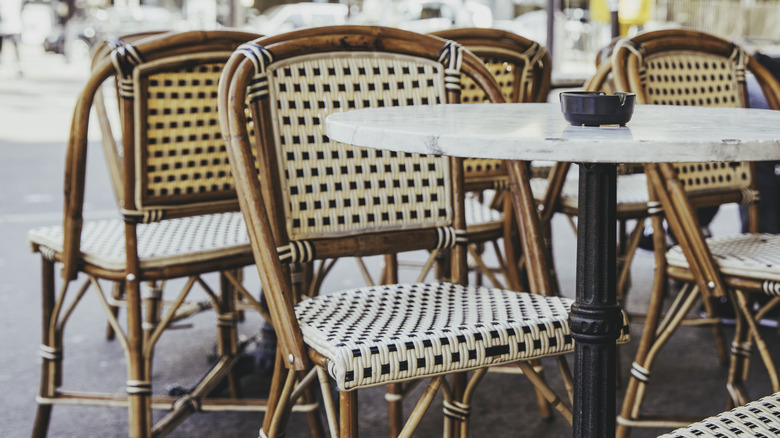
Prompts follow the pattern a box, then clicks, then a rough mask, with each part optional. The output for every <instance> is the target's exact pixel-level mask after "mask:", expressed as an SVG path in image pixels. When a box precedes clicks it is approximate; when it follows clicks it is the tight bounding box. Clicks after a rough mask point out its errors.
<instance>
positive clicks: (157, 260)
mask: <svg viewBox="0 0 780 438" xmlns="http://www.w3.org/2000/svg"><path fill="white" fill-rule="evenodd" d="M136 231H137V236H138V255H139V258H140V261H141V268H144V269H146V268H152V267H164V266H170V265H175V264H183V263H192V262H198V261H203V260H215V259H217V258H219V257H230V256H236V255H240V254H251V252H252V250H251V248H250V247H249V237H248V235H247V232H246V227H245V226H244V220H243V218H242V216H241V213H240V212H235V213H223V214H210V215H202V216H194V217H187V218H181V219H169V220H165V221H162V222H154V223H150V224H139V225H138V227H137V230H136ZM27 238H28V241H29V242H30V243H31V244H32V245H33V247H34V249H36V250H38V251H40V252H42V253H44V252H46V251H54V252H55V253H60V252H62V246H63V234H62V227H60V226H53V227H41V228H36V229H33V230H30V231H29V232H28V234H27ZM124 242H125V223H124V221H122V220H120V219H112V220H100V221H86V222H84V227H83V230H82V232H81V252H82V254H83V257H84V260H85V261H86V262H87V263H90V264H92V265H95V266H98V267H101V268H104V269H108V270H115V271H121V270H124V269H125V265H126V256H125V244H124Z"/></svg>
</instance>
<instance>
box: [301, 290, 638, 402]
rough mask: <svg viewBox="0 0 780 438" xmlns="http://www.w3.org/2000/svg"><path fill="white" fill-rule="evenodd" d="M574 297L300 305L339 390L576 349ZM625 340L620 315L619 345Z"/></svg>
mask: <svg viewBox="0 0 780 438" xmlns="http://www.w3.org/2000/svg"><path fill="white" fill-rule="evenodd" d="M572 303H573V301H572V300H570V299H567V298H561V297H543V296H541V295H533V294H527V293H518V292H512V291H508V290H501V289H489V288H484V287H470V286H461V285H457V284H450V283H431V284H423V283H418V284H402V285H389V286H376V287H364V288H359V289H354V290H349V291H342V292H338V293H333V294H327V295H320V296H318V297H315V298H312V299H309V300H306V301H303V302H301V303H300V304H298V305H297V306H296V308H295V313H296V316H297V318H298V320H299V323H300V325H301V329H302V332H303V337H304V341H305V342H306V343H307V344H308V345H309V346H311V347H312V348H314V349H315V350H316V351H317V352H319V353H320V354H322V355H323V356H325V357H327V358H328V372H329V373H330V375H331V376H332V377H333V378H334V379H335V380H336V382H337V384H338V386H339V389H341V390H350V389H356V388H362V387H368V386H374V385H380V384H383V383H386V382H390V381H399V380H404V379H416V378H420V377H425V376H431V375H437V374H445V373H451V372H454V371H463V370H469V369H474V368H479V367H483V366H485V365H499V364H502V363H507V362H514V361H518V360H523V359H535V358H541V357H547V356H551V355H556V354H563V353H569V352H572V351H573V340H572V337H571V333H570V331H569V323H568V319H569V310H570V307H571V304H572ZM628 337H629V331H628V324H627V319H626V318H625V315H624V317H623V325H622V327H621V330H620V339H619V341H618V342H627V341H628Z"/></svg>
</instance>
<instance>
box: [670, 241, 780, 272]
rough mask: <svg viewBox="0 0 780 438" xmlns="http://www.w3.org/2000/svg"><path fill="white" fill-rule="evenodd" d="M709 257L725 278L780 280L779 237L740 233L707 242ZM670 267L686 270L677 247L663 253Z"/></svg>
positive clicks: (682, 257) (684, 262) (686, 264)
mask: <svg viewBox="0 0 780 438" xmlns="http://www.w3.org/2000/svg"><path fill="white" fill-rule="evenodd" d="M707 245H708V246H709V249H710V252H711V253H712V258H713V260H714V261H715V263H716V264H717V265H718V267H719V269H720V271H721V272H722V273H723V274H725V275H735V276H740V277H748V278H755V279H761V280H770V281H780V235H774V234H740V235H736V236H724V237H712V238H709V239H707ZM666 260H667V262H668V263H669V265H670V266H674V267H681V268H686V269H687V268H688V266H689V265H688V261H687V260H686V258H685V255H684V254H683V252H682V248H680V246H679V245H678V246H674V247H672V248H671V249H670V250H669V251H668V252H667V253H666Z"/></svg>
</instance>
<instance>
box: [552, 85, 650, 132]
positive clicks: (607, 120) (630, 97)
mask: <svg viewBox="0 0 780 438" xmlns="http://www.w3.org/2000/svg"><path fill="white" fill-rule="evenodd" d="M635 98H636V94H634V93H621V92H616V93H614V94H611V95H608V94H606V93H604V92H603V91H564V92H562V93H561V94H560V99H561V111H563V117H564V118H565V119H566V121H568V122H569V123H571V124H572V125H575V126H581V125H585V126H600V125H620V126H623V125H625V124H626V123H628V121H629V120H631V115H633V114H634V100H635Z"/></svg>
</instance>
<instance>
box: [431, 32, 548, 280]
mask: <svg viewBox="0 0 780 438" xmlns="http://www.w3.org/2000/svg"><path fill="white" fill-rule="evenodd" d="M433 35H435V36H438V37H440V38H444V39H447V40H453V41H456V42H458V43H459V44H461V45H463V46H464V47H465V48H466V49H468V50H469V51H471V52H472V53H474V54H475V55H477V56H478V57H479V58H480V59H482V61H483V62H484V63H485V66H486V67H487V68H488V70H489V71H490V72H491V73H492V74H493V76H494V77H495V78H496V81H497V82H498V85H499V86H500V87H501V91H502V94H503V96H504V100H505V101H506V102H546V101H547V96H548V94H550V80H551V79H550V78H551V72H552V61H551V59H550V54H549V53H548V52H547V50H546V49H545V48H544V47H542V46H541V45H540V44H539V43H537V42H535V41H532V40H529V39H527V38H524V37H522V36H520V35H516V34H514V33H511V32H507V31H504V30H499V29H489V28H457V29H448V30H443V31H439V32H434V33H433ZM461 81H462V91H461V99H460V100H461V103H484V102H489V99H488V96H487V95H486V94H485V92H484V91H483V90H482V89H481V88H480V87H478V86H477V85H476V84H475V83H474V82H473V81H471V80H470V79H469V78H468V77H467V76H465V75H462V77H461ZM464 171H465V181H466V186H467V190H469V191H468V192H467V197H466V223H467V224H468V226H467V236H468V239H469V247H468V249H469V255H470V256H471V257H472V259H473V260H474V264H475V265H476V272H477V281H478V284H481V281H480V280H481V277H482V276H483V275H484V276H486V277H487V278H488V279H489V280H490V282H491V283H492V284H493V285H494V286H495V287H504V284H503V283H502V282H501V281H500V280H499V279H498V278H497V277H496V276H495V272H496V271H498V272H500V273H501V274H502V275H503V277H504V279H505V281H506V283H507V286H508V287H509V288H510V289H513V290H524V289H526V288H525V287H524V286H522V281H521V277H520V275H519V271H518V269H519V268H518V259H519V254H518V250H517V248H518V246H517V245H515V244H514V240H515V239H516V235H517V233H516V232H515V231H514V230H516V228H517V227H516V224H515V223H514V221H513V218H512V217H511V205H509V202H510V198H509V197H508V196H504V194H505V191H506V189H507V188H508V187H509V178H508V175H507V172H506V168H505V166H504V163H503V162H502V161H501V160H490V159H476V158H467V159H465V160H464ZM537 171H538V172H539V173H542V172H543V170H542V169H537ZM486 191H487V192H486ZM489 193H492V196H491V195H490V194H489ZM486 197H488V198H489V199H485V198H486ZM505 212H510V213H509V215H508V217H506V218H505V217H504V216H505V214H504V213H505ZM505 234H506V236H508V238H507V239H505V240H504V252H503V255H502V251H501V250H500V248H499V244H498V241H499V240H500V239H502V238H503V237H504V236H505ZM487 243H490V244H491V245H492V247H493V250H494V251H493V253H494V255H495V256H496V260H497V261H498V264H499V266H498V269H495V268H491V267H489V266H488V264H487V263H486V262H485V261H484V260H483V257H482V254H483V248H484V246H485V244H487Z"/></svg>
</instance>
